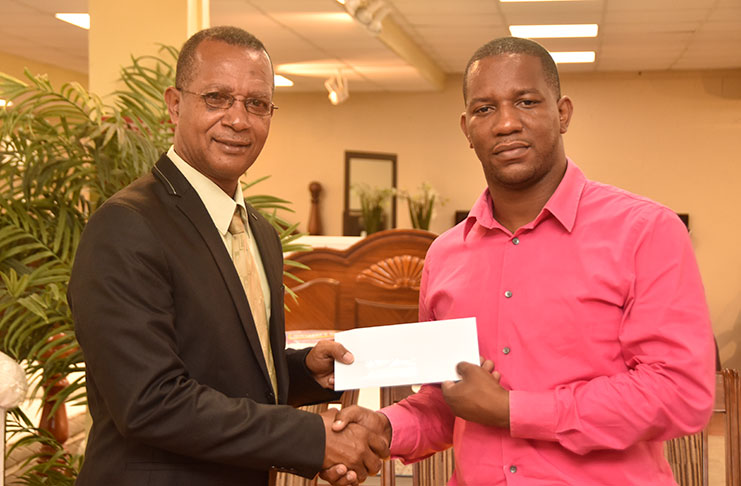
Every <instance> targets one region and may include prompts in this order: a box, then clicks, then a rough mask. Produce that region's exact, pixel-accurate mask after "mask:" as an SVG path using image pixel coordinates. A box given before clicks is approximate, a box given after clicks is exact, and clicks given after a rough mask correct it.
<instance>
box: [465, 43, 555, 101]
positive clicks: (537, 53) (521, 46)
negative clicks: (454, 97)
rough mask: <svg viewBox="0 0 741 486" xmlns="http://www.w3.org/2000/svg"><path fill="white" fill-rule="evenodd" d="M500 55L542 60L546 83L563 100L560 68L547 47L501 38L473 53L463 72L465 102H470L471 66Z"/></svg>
mask: <svg viewBox="0 0 741 486" xmlns="http://www.w3.org/2000/svg"><path fill="white" fill-rule="evenodd" d="M500 54H527V55H529V56H534V57H537V58H538V59H540V64H541V65H542V66H543V73H544V74H545V81H546V83H548V85H549V86H550V87H551V88H553V92H554V93H555V94H556V99H560V98H561V80H560V79H559V76H558V68H557V67H556V63H555V61H553V58H552V57H551V55H550V54H549V53H548V51H547V50H546V49H545V47H543V46H541V45H540V44H538V43H537V42H534V41H531V40H530V39H522V38H520V37H500V38H498V39H494V40H492V41H489V42H487V43H486V44H484V45H483V46H481V47H479V48H478V50H477V51H476V52H474V53H473V56H471V59H469V60H468V64H466V70H465V71H464V72H463V101H465V102H468V74H469V72H470V71H471V65H472V64H473V63H475V62H476V61H479V60H481V59H483V58H485V57H490V56H498V55H500Z"/></svg>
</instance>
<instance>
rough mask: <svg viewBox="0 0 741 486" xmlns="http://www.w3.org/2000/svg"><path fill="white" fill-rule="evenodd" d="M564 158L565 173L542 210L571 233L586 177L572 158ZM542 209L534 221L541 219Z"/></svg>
mask: <svg viewBox="0 0 741 486" xmlns="http://www.w3.org/2000/svg"><path fill="white" fill-rule="evenodd" d="M566 160H567V165H566V173H565V174H564V176H563V179H561V183H560V184H558V187H557V188H556V191H555V192H554V193H553V195H552V196H551V198H550V199H548V202H547V203H545V207H544V208H543V211H548V212H549V213H551V214H552V215H553V217H554V218H556V219H557V220H558V222H559V223H561V226H563V227H564V229H565V230H566V231H568V232H569V233H571V231H572V230H573V229H574V222H575V221H576V212H577V209H578V208H579V200H580V199H581V195H582V191H583V190H584V185H585V184H586V181H587V178H586V177H585V176H584V173H583V172H582V171H581V170H580V169H579V167H577V166H576V164H575V163H574V161H573V160H571V159H569V158H567V159H566ZM543 211H541V214H540V215H538V218H536V221H537V220H540V219H541V217H542V215H543Z"/></svg>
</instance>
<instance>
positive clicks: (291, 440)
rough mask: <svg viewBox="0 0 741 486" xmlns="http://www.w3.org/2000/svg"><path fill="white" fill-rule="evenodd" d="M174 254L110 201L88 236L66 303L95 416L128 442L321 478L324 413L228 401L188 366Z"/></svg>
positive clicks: (136, 215)
mask: <svg viewBox="0 0 741 486" xmlns="http://www.w3.org/2000/svg"><path fill="white" fill-rule="evenodd" d="M183 244H186V243H183ZM167 253H168V246H167V245H166V244H164V242H162V241H160V239H159V236H158V233H157V232H156V231H154V230H153V228H152V223H151V222H150V221H149V219H148V218H147V217H145V216H144V215H142V214H141V213H140V212H139V210H138V209H136V208H132V207H129V206H127V205H124V204H117V203H112V202H111V201H108V202H107V203H106V204H105V205H103V206H102V207H101V208H100V209H99V210H98V211H97V212H96V213H95V214H94V215H93V217H92V218H91V220H90V222H89V223H88V225H87V227H86V229H85V231H84V234H83V236H82V239H81V242H80V245H79V248H78V252H77V255H76V260H75V263H74V268H73V270H72V277H71V280H70V285H69V293H68V299H69V302H70V306H71V308H72V311H73V317H74V320H75V329H76V333H77V338H78V340H79V342H80V345H81V347H82V349H83V354H84V357H85V361H86V367H87V368H86V371H87V375H88V386H89V388H90V389H91V390H93V394H94V395H95V396H93V397H91V399H92V400H91V411H92V412H93V416H94V418H95V415H96V410H93V407H94V406H95V407H97V409H98V412H97V413H104V414H106V415H110V417H111V419H112V421H113V422H114V423H115V426H116V429H117V430H118V432H119V433H120V434H121V436H122V437H123V438H125V439H126V440H128V441H131V440H134V441H138V442H141V443H144V444H146V445H148V446H150V447H155V448H158V449H162V450H165V451H169V452H172V453H175V454H179V455H183V456H188V457H192V458H197V459H198V460H202V461H208V462H213V463H223V464H229V465H234V466H240V467H246V468H250V469H258V470H260V469H261V470H267V469H269V468H270V467H280V468H284V469H288V470H292V471H293V472H296V473H297V474H301V475H304V476H309V477H310V476H313V475H314V474H315V473H316V472H317V471H318V470H319V468H320V467H321V464H322V461H323V455H324V439H325V436H324V426H323V422H322V419H321V417H319V416H318V415H315V414H311V413H308V412H304V411H301V410H296V409H294V408H293V407H290V406H287V405H268V404H264V403H259V402H257V401H255V400H253V399H251V398H249V397H247V396H227V395H226V394H224V393H222V392H220V391H219V390H217V389H214V388H213V387H211V386H208V385H205V384H203V383H201V382H199V381H198V380H197V379H196V378H194V376H193V373H192V372H191V371H192V370H189V369H187V367H186V365H185V363H184V362H183V360H182V358H181V357H180V355H179V353H178V347H179V341H180V340H181V339H182V335H181V332H182V331H181V330H180V329H178V321H177V319H176V316H175V310H174V309H175V302H174V298H173V293H174V292H173V278H174V276H173V273H172V268H171V267H170V266H169V265H168V258H167ZM204 285H205V284H204ZM202 324H203V326H208V324H209V323H208V322H203V323H202ZM213 353H214V355H215V356H216V355H217V354H218V353H219V350H213ZM218 365H219V362H218V359H216V360H215V361H214V366H218ZM226 372H227V373H228V372H232V370H226ZM93 400H94V402H95V403H93ZM99 410H104V412H100V411H99Z"/></svg>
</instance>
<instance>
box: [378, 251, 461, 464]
mask: <svg viewBox="0 0 741 486" xmlns="http://www.w3.org/2000/svg"><path fill="white" fill-rule="evenodd" d="M428 258H429V253H428ZM430 266H431V265H430V262H429V260H428V261H426V262H425V266H424V271H423V273H422V282H421V284H420V291H419V320H420V322H422V321H431V320H434V319H435V316H434V314H433V312H432V310H431V309H430V308H429V307H428V306H427V304H426V299H425V297H426V293H427V292H426V290H427V279H428V275H429V274H428V271H429V268H430ZM381 413H383V414H384V415H386V417H388V419H389V421H390V422H391V430H392V435H391V446H390V449H391V455H392V457H394V458H398V459H401V461H402V462H403V463H405V464H409V463H412V462H416V461H420V460H422V459H424V458H426V457H429V456H431V455H432V454H434V453H435V452H437V451H442V450H445V449H447V448H449V447H450V446H451V445H453V425H454V423H455V415H453V413H452V412H451V410H450V407H448V404H447V403H445V399H444V398H443V394H442V392H441V391H440V386H438V385H424V386H423V387H422V388H421V389H420V391H419V392H417V393H415V394H414V395H410V396H409V397H407V398H406V399H404V400H402V401H400V402H399V403H396V404H394V405H391V406H390V407H386V408H384V409H382V410H381Z"/></svg>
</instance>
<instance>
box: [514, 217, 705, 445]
mask: <svg viewBox="0 0 741 486" xmlns="http://www.w3.org/2000/svg"><path fill="white" fill-rule="evenodd" d="M638 223H640V224H637V225H636V227H635V234H636V237H635V240H634V241H635V246H634V247H633V248H632V249H631V251H632V254H631V255H629V257H628V258H627V259H626V261H628V262H630V263H631V264H632V269H631V271H632V272H633V274H634V275H633V285H632V288H631V289H630V291H629V293H628V295H627V297H626V300H625V305H624V313H623V319H622V322H621V323H620V327H619V335H618V339H619V342H620V346H621V350H622V359H623V360H624V362H625V365H626V371H625V372H622V373H618V374H616V375H614V376H600V377H597V378H593V379H589V380H583V381H575V382H572V383H564V384H562V385H560V386H558V387H556V388H555V389H554V390H543V391H519V390H512V391H511V392H510V433H511V435H512V436H513V437H516V438H524V439H538V440H547V441H557V442H558V443H560V444H561V445H562V446H564V447H565V448H567V449H569V450H571V451H573V452H576V453H578V454H586V453H588V452H590V451H592V450H598V449H617V450H622V449H626V448H628V447H630V446H631V445H633V444H635V443H637V442H639V441H648V440H653V441H663V440H667V439H670V438H673V437H677V436H680V435H685V434H691V433H695V432H697V431H698V430H700V429H701V428H702V427H703V426H704V425H705V424H706V423H707V421H708V419H709V417H710V414H711V412H712V405H713V394H714V389H715V376H714V375H715V373H714V369H715V359H714V356H715V355H714V353H715V346H714V344H713V335H712V329H711V325H710V319H709V314H708V309H707V304H706V301H705V294H704V290H703V286H702V282H701V279H700V273H699V270H698V267H697V263H696V261H695V257H694V253H693V251H692V245H691V242H690V239H689V236H688V234H687V230H686V228H685V227H684V225H682V223H681V222H680V220H679V219H678V218H677V217H676V215H674V214H673V213H672V212H671V211H669V210H661V211H659V212H657V213H656V214H655V215H654V216H652V217H650V218H649V217H644V218H642V219H641V221H639V222H638Z"/></svg>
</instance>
